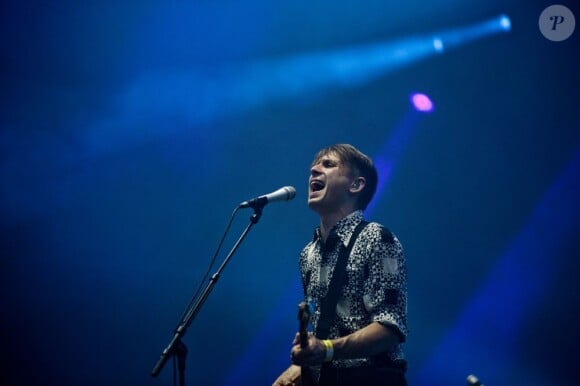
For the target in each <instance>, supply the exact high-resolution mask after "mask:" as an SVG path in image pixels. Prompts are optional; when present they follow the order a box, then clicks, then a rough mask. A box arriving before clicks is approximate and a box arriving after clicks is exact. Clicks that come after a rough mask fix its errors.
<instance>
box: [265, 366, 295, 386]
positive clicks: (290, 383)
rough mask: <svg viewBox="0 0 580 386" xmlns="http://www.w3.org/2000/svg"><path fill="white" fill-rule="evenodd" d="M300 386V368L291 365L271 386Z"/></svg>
mask: <svg viewBox="0 0 580 386" xmlns="http://www.w3.org/2000/svg"><path fill="white" fill-rule="evenodd" d="M299 385H300V367H298V366H295V365H291V366H290V367H288V369H286V371H284V372H283V373H282V374H280V376H279V377H278V379H276V380H275V381H274V383H273V384H272V386H299Z"/></svg>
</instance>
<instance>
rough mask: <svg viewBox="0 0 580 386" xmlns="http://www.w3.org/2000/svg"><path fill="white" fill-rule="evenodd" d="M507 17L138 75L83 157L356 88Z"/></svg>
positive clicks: (500, 26)
mask: <svg viewBox="0 0 580 386" xmlns="http://www.w3.org/2000/svg"><path fill="white" fill-rule="evenodd" d="M510 25H511V23H509V19H508V18H507V17H506V16H503V15H502V16H500V17H497V18H494V19H491V20H488V21H484V22H482V23H476V24H473V25H470V26H467V27H461V28H454V29H446V30H443V31H439V32H435V33H431V34H427V35H424V36H418V37H409V38H403V39H398V40H393V41H387V42H379V43H374V44H367V45H361V46H356V47H351V48H347V49H342V50H336V51H328V52H317V53H308V54H301V55H296V56H293V57H289V58H282V59H277V60H264V61H258V62H254V63H249V64H245V65H240V66H232V67H226V68H221V69H219V70H207V69H201V70H197V71H194V70H191V71H179V72H166V71H165V72H158V73H148V74H143V75H141V76H140V77H138V78H137V79H135V80H134V81H133V82H132V83H131V84H130V85H128V87H127V88H126V89H125V90H124V91H123V92H121V93H120V94H119V95H118V96H117V98H115V102H114V108H113V110H114V111H116V113H115V114H114V115H111V116H110V117H108V118H107V119H105V120H103V121H101V122H97V123H96V124H94V125H93V126H92V127H90V128H89V129H88V130H87V132H86V134H85V138H84V143H85V144H86V148H87V150H93V151H95V152H106V151H110V150H112V149H115V148H117V147H122V146H127V145H130V144H131V143H132V142H134V141H143V140H149V139H152V138H155V137H160V136H164V135H168V134H169V133H171V132H172V131H175V130H181V129H182V128H183V127H195V126H198V125H201V124H204V123H207V122H209V121H212V120H215V119H220V118H224V117H228V116H231V115H233V114H236V113H241V112H244V111H247V110H249V109H251V108H255V107H258V106H262V105H265V104H268V103H270V102H273V101H280V100H300V101H301V102H302V101H303V100H304V99H305V98H309V97H312V96H313V95H316V96H320V95H321V94H323V93H324V92H329V91H330V90H333V89H336V88H350V87H357V86H360V85H363V84H366V83H369V82H371V81H373V80H375V79H377V78H378V77H381V76H385V75H386V74H389V73H392V72H394V71H396V70H398V69H400V68H403V67H406V66H409V65H411V64H413V63H416V62H419V61H421V60H423V59H425V58H428V57H431V56H433V55H436V54H438V53H441V52H443V51H447V50H450V49H453V48H457V47H459V46H462V45H464V44H467V43H470V42H473V41H475V40H478V39H481V38H483V37H486V36H490V35H494V34H497V33H500V32H507V31H509V28H506V26H510Z"/></svg>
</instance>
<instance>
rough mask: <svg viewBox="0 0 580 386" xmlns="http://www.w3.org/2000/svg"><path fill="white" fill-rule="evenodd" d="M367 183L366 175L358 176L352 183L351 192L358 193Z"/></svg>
mask: <svg viewBox="0 0 580 386" xmlns="http://www.w3.org/2000/svg"><path fill="white" fill-rule="evenodd" d="M365 185H366V180H365V179H364V177H357V178H356V179H355V180H354V181H353V182H352V184H351V185H350V192H351V193H358V192H360V191H361V190H363V189H364V187H365Z"/></svg>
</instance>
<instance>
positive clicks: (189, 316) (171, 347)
mask: <svg viewBox="0 0 580 386" xmlns="http://www.w3.org/2000/svg"><path fill="white" fill-rule="evenodd" d="M260 217H262V207H256V208H254V214H253V215H252V217H250V223H249V224H248V225H247V226H246V229H244V231H243V232H242V234H241V236H240V237H239V238H238V240H237V241H236V243H235V244H234V246H233V247H232V249H231V250H230V252H229V253H228V255H227V256H226V257H225V259H224V261H223V262H222V264H221V265H220V267H219V268H218V270H217V271H216V273H214V274H213V276H212V277H211V279H210V280H209V282H208V283H207V286H206V287H205V289H204V290H203V292H202V293H201V295H200V296H199V297H198V299H197V301H196V302H195V304H194V305H193V306H192V307H191V308H190V309H189V310H188V311H187V313H185V317H184V318H183V319H182V321H181V323H180V324H179V326H178V327H177V329H176V330H175V334H174V335H173V339H171V342H169V344H168V345H167V347H166V348H165V349H164V350H163V352H162V353H161V357H160V358H159V360H158V361H157V364H156V365H155V367H153V370H152V371H151V376H152V377H157V376H158V375H159V373H160V372H161V370H162V369H163V367H164V366H165V364H166V363H167V361H168V360H169V358H170V357H171V356H172V355H174V354H175V351H176V347H177V345H178V344H183V342H181V338H182V337H183V336H184V335H185V333H186V331H187V329H188V328H189V326H190V325H191V322H192V321H193V319H195V317H196V316H197V314H198V313H199V311H200V310H201V307H202V306H203V304H204V303H205V301H206V300H207V298H208V296H209V294H210V293H211V291H212V289H213V287H214V286H215V284H216V283H217V281H218V279H219V278H220V275H221V273H222V271H223V270H224V268H225V267H226V265H227V264H228V262H229V261H230V259H231V258H232V256H233V255H234V253H235V252H236V250H237V249H238V247H239V246H240V245H241V244H242V241H243V240H244V239H245V238H246V236H247V235H248V232H250V229H251V228H252V226H253V225H254V224H257V223H258V221H259V220H260Z"/></svg>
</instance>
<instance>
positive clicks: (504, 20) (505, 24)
mask: <svg viewBox="0 0 580 386" xmlns="http://www.w3.org/2000/svg"><path fill="white" fill-rule="evenodd" d="M499 25H500V26H501V27H502V28H503V29H504V30H505V31H510V30H511V29H512V21H511V20H510V18H509V16H507V15H502V16H500V18H499Z"/></svg>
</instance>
